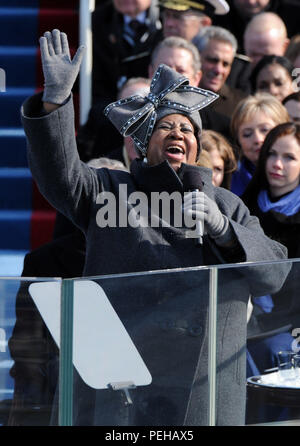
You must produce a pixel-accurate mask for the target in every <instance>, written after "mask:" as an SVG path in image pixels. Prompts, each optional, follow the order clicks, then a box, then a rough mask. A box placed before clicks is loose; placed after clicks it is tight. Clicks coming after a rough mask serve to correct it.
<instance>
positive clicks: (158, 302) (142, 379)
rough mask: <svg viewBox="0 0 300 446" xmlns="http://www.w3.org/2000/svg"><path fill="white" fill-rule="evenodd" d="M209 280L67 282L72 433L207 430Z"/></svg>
mask: <svg viewBox="0 0 300 446" xmlns="http://www.w3.org/2000/svg"><path fill="white" fill-rule="evenodd" d="M209 275H210V270H209V269H208V268H199V269H197V268H196V269H188V270H176V271H174V270H172V271H164V272H158V273H153V272H151V273H145V274H132V275H123V276H110V277H99V278H89V279H84V280H77V281H75V282H74V327H73V329H74V331H73V342H74V349H73V356H74V358H73V360H74V365H75V368H74V376H73V384H74V386H73V424H74V425H104V426H162V425H164V426H178V425H184V424H190V423H192V424H195V423H196V424H202V425H207V424H208V423H209V407H208V393H209V390H208V386H209V383H208V375H207V371H208V336H207V335H208V320H209V317H208V302H209ZM200 395H205V396H204V398H201V399H200V397H199V396H200Z"/></svg>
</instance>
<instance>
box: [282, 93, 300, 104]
mask: <svg viewBox="0 0 300 446" xmlns="http://www.w3.org/2000/svg"><path fill="white" fill-rule="evenodd" d="M288 101H297V102H300V91H297V92H296V93H292V94H289V95H288V96H286V97H285V98H284V99H283V101H282V104H283V105H284V104H286V103H287V102H288Z"/></svg>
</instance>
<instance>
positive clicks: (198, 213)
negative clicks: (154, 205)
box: [183, 191, 234, 245]
mask: <svg viewBox="0 0 300 446" xmlns="http://www.w3.org/2000/svg"><path fill="white" fill-rule="evenodd" d="M183 213H184V214H186V215H187V217H188V218H189V219H191V218H193V219H194V220H200V221H201V222H204V229H205V231H206V232H207V233H208V235H209V236H210V237H211V238H213V239H215V240H216V243H218V244H220V245H225V244H227V243H230V242H231V241H232V240H233V239H234V235H233V233H232V230H231V228H230V226H229V222H228V218H227V217H226V216H225V215H223V214H222V213H221V211H220V209H219V208H218V205H217V204H216V203H215V202H214V201H213V200H211V199H210V198H209V197H208V196H207V195H206V194H205V193H204V192H195V191H194V192H188V193H185V194H184V204H183Z"/></svg>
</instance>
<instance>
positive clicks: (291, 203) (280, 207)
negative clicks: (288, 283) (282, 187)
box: [253, 185, 300, 313]
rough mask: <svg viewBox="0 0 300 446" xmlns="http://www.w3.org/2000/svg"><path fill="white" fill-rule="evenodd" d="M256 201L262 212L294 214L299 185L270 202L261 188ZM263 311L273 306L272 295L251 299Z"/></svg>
mask: <svg viewBox="0 0 300 446" xmlns="http://www.w3.org/2000/svg"><path fill="white" fill-rule="evenodd" d="M257 203H258V206H259V208H260V210H261V211H262V212H269V211H275V212H278V213H280V214H284V215H286V216H290V215H294V214H296V213H297V212H298V211H299V209H300V185H299V186H298V187H296V189H294V190H293V191H292V192H290V193H289V194H286V195H284V196H283V197H281V198H280V199H279V200H277V201H275V202H272V201H271V200H270V198H269V194H268V192H267V191H266V190H261V191H260V192H259V194H258V198H257ZM253 301H254V303H255V304H256V305H258V306H259V307H260V308H261V309H262V310H263V311H264V312H265V313H271V312H272V310H273V307H274V303H273V299H272V296H270V295H269V294H268V295H266V296H260V297H256V298H254V299H253Z"/></svg>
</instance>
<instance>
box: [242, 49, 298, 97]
mask: <svg viewBox="0 0 300 446" xmlns="http://www.w3.org/2000/svg"><path fill="white" fill-rule="evenodd" d="M274 64H277V65H280V66H281V67H282V68H284V69H285V70H286V72H287V73H288V74H289V76H290V78H291V79H293V75H292V72H293V70H294V65H293V64H292V62H291V61H290V60H289V59H287V58H286V57H284V56H274V55H268V56H264V57H262V58H261V59H260V61H259V62H258V63H257V65H256V66H255V68H254V69H253V71H252V73H251V75H250V84H251V88H252V91H253V92H255V91H256V81H257V77H258V75H259V73H260V72H261V70H262V69H263V68H265V67H266V66H268V65H274Z"/></svg>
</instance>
